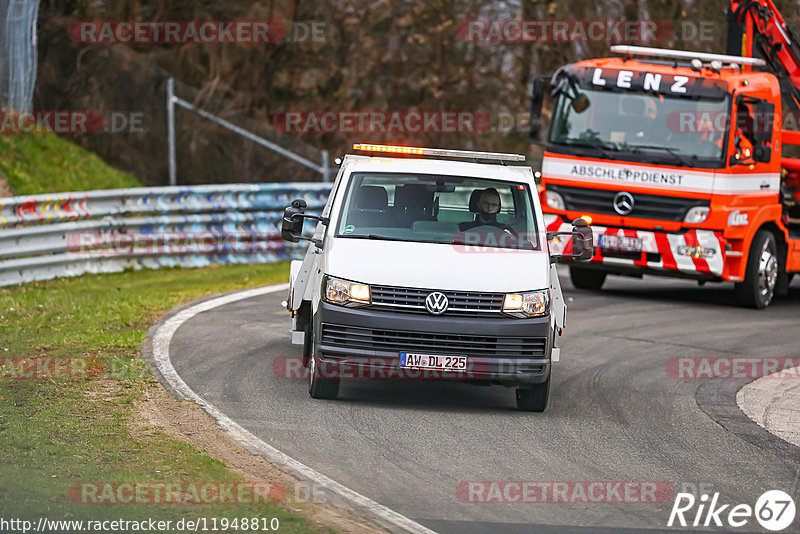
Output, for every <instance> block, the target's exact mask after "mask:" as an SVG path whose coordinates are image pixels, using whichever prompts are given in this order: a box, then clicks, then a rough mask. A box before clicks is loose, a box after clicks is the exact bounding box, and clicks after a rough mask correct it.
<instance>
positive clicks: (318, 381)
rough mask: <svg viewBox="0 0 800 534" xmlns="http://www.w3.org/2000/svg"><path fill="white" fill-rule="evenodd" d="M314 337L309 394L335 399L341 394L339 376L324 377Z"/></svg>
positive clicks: (318, 397) (309, 375)
mask: <svg viewBox="0 0 800 534" xmlns="http://www.w3.org/2000/svg"><path fill="white" fill-rule="evenodd" d="M316 352H317V350H316V346H315V345H314V342H313V338H312V342H311V357H310V358H309V370H308V394H309V395H311V397H312V398H314V399H335V398H336V397H337V396H338V395H339V378H338V377H336V378H322V376H321V375H322V371H321V369H320V361H319V358H318V357H317V355H316Z"/></svg>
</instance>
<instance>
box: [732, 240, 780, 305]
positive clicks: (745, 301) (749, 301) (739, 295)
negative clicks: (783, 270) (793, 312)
mask: <svg viewBox="0 0 800 534" xmlns="http://www.w3.org/2000/svg"><path fill="white" fill-rule="evenodd" d="M779 271H780V266H779V265H778V246H777V244H776V243H775V236H774V235H772V233H771V232H767V231H766V230H759V231H758V232H757V233H756V235H755V237H754V238H753V244H752V246H751V247H750V254H749V255H748V256H747V270H746V271H745V275H744V281H743V282H740V283H738V284H736V286H735V292H736V300H737V301H738V302H739V304H740V305H742V306H746V307H748V308H756V309H759V310H760V309H763V308H766V307H767V306H769V303H770V302H771V301H772V297H773V296H774V294H775V286H776V284H777V281H778V274H779Z"/></svg>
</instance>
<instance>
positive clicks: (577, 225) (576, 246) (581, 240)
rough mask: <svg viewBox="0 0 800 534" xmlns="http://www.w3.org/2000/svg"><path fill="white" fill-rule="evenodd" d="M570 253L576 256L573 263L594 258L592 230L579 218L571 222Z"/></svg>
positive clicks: (584, 220)
mask: <svg viewBox="0 0 800 534" xmlns="http://www.w3.org/2000/svg"><path fill="white" fill-rule="evenodd" d="M572 252H573V254H576V255H577V257H576V258H575V261H589V260H591V259H592V256H594V241H593V237H592V229H591V228H589V223H588V222H586V219H582V218H580V217H579V218H577V219H575V220H574V221H572Z"/></svg>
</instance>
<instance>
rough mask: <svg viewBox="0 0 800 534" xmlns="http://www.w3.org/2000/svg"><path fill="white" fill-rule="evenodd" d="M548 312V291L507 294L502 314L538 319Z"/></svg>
mask: <svg viewBox="0 0 800 534" xmlns="http://www.w3.org/2000/svg"><path fill="white" fill-rule="evenodd" d="M549 311H550V290H549V289H542V290H540V291H528V292H526V293H507V294H506V298H505V300H504V301H503V313H507V314H508V315H512V316H514V317H539V316H541V315H547V313H548V312H549Z"/></svg>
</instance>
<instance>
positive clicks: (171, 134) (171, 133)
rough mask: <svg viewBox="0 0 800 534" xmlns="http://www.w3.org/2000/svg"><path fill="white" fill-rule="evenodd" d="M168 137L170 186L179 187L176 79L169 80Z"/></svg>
mask: <svg viewBox="0 0 800 534" xmlns="http://www.w3.org/2000/svg"><path fill="white" fill-rule="evenodd" d="M167 137H168V138H169V185H178V177H177V176H176V170H175V79H174V78H172V77H170V79H169V80H167Z"/></svg>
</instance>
